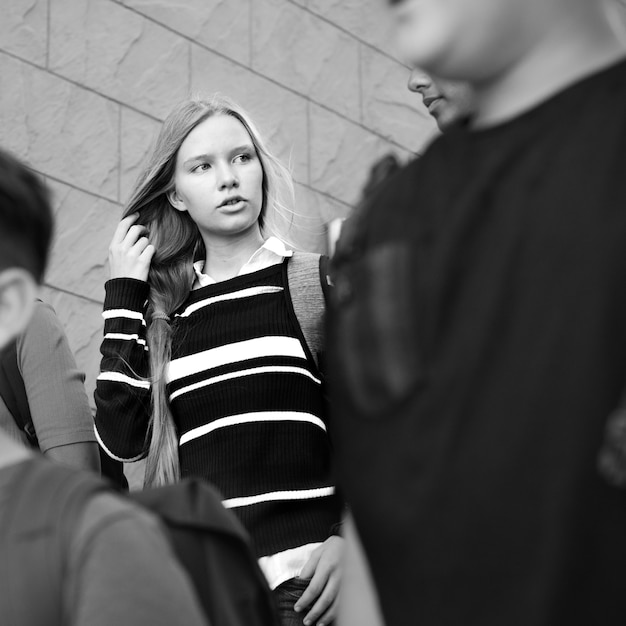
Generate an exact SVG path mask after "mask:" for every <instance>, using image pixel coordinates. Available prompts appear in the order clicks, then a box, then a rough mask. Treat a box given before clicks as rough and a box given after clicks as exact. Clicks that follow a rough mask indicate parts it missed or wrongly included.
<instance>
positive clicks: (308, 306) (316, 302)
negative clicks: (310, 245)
mask: <svg viewBox="0 0 626 626" xmlns="http://www.w3.org/2000/svg"><path fill="white" fill-rule="evenodd" d="M287 282H288V285H289V295H290V300H291V303H292V306H293V311H294V313H295V316H296V320H297V322H298V324H299V326H300V328H301V329H302V334H303V335H304V340H305V343H306V345H307V346H308V348H309V351H310V352H311V355H312V356H313V358H314V359H315V362H316V363H317V365H318V367H319V366H320V364H321V360H322V355H323V352H324V314H325V311H326V297H327V293H328V289H329V286H330V282H329V279H328V257H326V256H322V255H319V254H314V253H310V252H294V254H293V256H292V257H291V258H290V259H289V260H288V262H287Z"/></svg>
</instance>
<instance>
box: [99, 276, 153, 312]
mask: <svg viewBox="0 0 626 626" xmlns="http://www.w3.org/2000/svg"><path fill="white" fill-rule="evenodd" d="M104 288H105V291H106V296H105V298H104V310H105V311H106V310H108V309H129V310H131V311H141V312H143V310H144V309H145V308H146V300H147V299H148V294H149V293H150V285H148V283H147V282H145V281H143V280H137V279H135V278H113V279H111V280H108V281H107V282H106V283H105V285H104Z"/></svg>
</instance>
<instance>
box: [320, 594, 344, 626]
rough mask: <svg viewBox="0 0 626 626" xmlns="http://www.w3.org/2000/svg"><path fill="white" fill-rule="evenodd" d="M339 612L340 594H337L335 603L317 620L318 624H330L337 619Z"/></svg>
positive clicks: (327, 625) (321, 625) (328, 625)
mask: <svg viewBox="0 0 626 626" xmlns="http://www.w3.org/2000/svg"><path fill="white" fill-rule="evenodd" d="M338 614H339V596H336V597H335V599H334V600H333V603H332V604H331V605H330V606H329V607H328V608H327V609H326V612H325V613H324V614H323V615H322V616H321V617H320V618H319V619H318V620H317V626H330V625H331V624H333V623H334V622H335V620H336V619H337V615H338Z"/></svg>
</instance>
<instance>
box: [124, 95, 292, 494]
mask: <svg viewBox="0 0 626 626" xmlns="http://www.w3.org/2000/svg"><path fill="white" fill-rule="evenodd" d="M213 115H229V116H231V117H234V118H236V119H237V120H239V122H241V124H243V126H244V127H245V129H246V131H247V132H248V134H249V135H250V139H251V141H252V143H253V145H254V147H255V149H256V152H257V155H258V157H259V160H260V163H261V167H262V169H263V183H262V187H263V204H262V208H261V215H260V218H259V225H260V226H261V229H262V232H263V233H264V234H270V233H274V234H275V230H276V227H275V224H276V223H277V222H276V220H275V219H274V218H275V216H276V215H281V213H282V214H285V213H286V214H289V213H291V208H290V207H291V206H293V197H294V187H293V182H292V179H291V175H290V173H289V171H288V170H287V169H286V168H285V167H284V166H283V165H282V164H281V163H280V161H278V159H276V157H274V156H273V155H272V154H271V153H270V152H269V151H268V149H267V148H266V146H265V144H264V142H263V140H262V139H261V137H260V135H259V133H258V131H257V130H256V128H255V126H254V124H253V123H252V121H251V120H250V118H249V117H248V115H247V114H246V113H245V111H243V110H242V109H241V108H240V107H239V106H237V105H236V104H235V103H234V102H232V101H230V100H229V99H227V98H224V97H221V96H214V97H212V98H210V99H191V100H187V101H185V102H182V103H181V104H180V105H178V106H177V107H176V108H175V109H174V110H173V111H172V112H171V113H170V115H169V116H168V117H167V119H166V120H165V122H164V123H163V127H162V129H161V132H160V133H159V136H158V138H157V140H156V144H155V147H154V150H153V151H152V154H151V156H150V159H149V162H148V164H147V166H146V168H145V171H144V173H143V174H142V175H141V176H140V178H139V180H138V182H137V184H136V187H135V189H134V191H133V194H132V196H131V198H130V200H129V202H128V205H127V207H126V210H125V211H124V216H127V215H130V214H132V213H136V212H138V213H139V218H138V220H137V224H142V225H144V226H146V227H147V229H148V233H149V235H148V237H149V240H150V243H152V244H153V245H154V247H155V249H156V252H155V254H154V257H153V259H152V263H151V265H150V272H149V274H148V283H149V285H150V295H149V297H148V308H147V311H146V324H147V343H148V349H149V355H150V356H149V363H150V379H151V382H152V385H151V387H152V407H151V408H152V412H151V417H150V424H149V428H148V433H147V439H146V446H147V448H148V456H147V461H146V473H145V479H144V485H145V486H153V485H162V484H167V483H172V482H176V481H177V480H178V479H179V477H180V465H179V459H178V433H177V431H176V425H175V423H174V419H173V416H172V412H171V409H170V404H169V400H168V397H167V389H166V382H167V381H166V373H167V368H168V364H169V362H170V360H171V353H172V321H171V319H170V317H171V315H172V314H173V313H174V311H176V310H177V309H178V308H179V307H180V306H181V305H182V304H183V302H184V301H185V300H186V298H187V297H188V295H189V292H190V290H191V288H192V285H193V282H194V271H193V263H194V261H196V260H199V259H204V258H205V254H206V250H205V247H204V242H203V240H202V238H201V236H200V232H199V230H198V228H197V226H196V224H195V223H194V222H193V220H192V219H191V217H190V216H189V213H187V212H181V211H177V210H175V209H174V208H173V207H172V206H171V204H170V202H169V200H168V198H167V193H168V192H169V191H171V190H172V189H173V188H174V172H175V166H176V156H177V154H178V150H179V148H180V146H181V144H182V143H183V141H184V140H185V138H186V137H187V136H188V135H189V133H190V132H191V131H192V130H193V129H194V128H195V127H196V126H198V125H199V124H200V123H202V122H203V121H204V120H206V119H207V118H209V117H211V116H213Z"/></svg>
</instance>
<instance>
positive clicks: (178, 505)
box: [0, 458, 278, 626]
mask: <svg viewBox="0 0 626 626" xmlns="http://www.w3.org/2000/svg"><path fill="white" fill-rule="evenodd" d="M107 491H110V487H109V486H108V485H107V484H106V483H105V482H104V481H102V480H100V479H99V478H98V477H97V476H95V475H92V474H90V473H88V472H79V471H76V470H72V469H70V468H66V467H63V466H61V465H57V464H52V463H49V462H47V461H46V460H45V459H38V458H35V459H33V460H32V461H29V462H26V463H24V464H23V470H22V471H21V472H20V473H19V475H18V477H17V479H16V480H14V481H13V483H12V484H11V491H10V493H9V497H10V498H11V507H10V510H9V511H7V518H6V526H5V528H4V529H0V530H3V531H4V532H0V562H1V563H2V568H0V583H1V586H2V587H3V588H5V589H6V588H7V587H6V586H5V585H8V586H10V589H11V591H10V593H9V594H7V595H8V596H9V597H10V604H9V605H8V606H7V607H1V608H2V611H3V613H2V615H3V623H4V620H5V619H8V623H10V624H15V625H16V626H18V625H19V626H22V625H23V624H24V625H26V624H28V625H29V626H39V625H40V624H41V625H42V626H43V625H45V626H62V615H63V606H62V598H63V587H62V585H63V572H64V568H65V564H66V558H67V555H68V554H69V547H70V545H71V541H72V538H73V537H74V536H75V534H76V532H77V524H78V523H79V522H80V520H81V512H82V511H83V510H84V508H85V506H86V504H87V502H88V501H89V500H90V499H91V498H92V497H93V496H94V495H97V494H98V493H102V492H107ZM118 497H128V498H129V499H131V500H134V501H135V502H136V503H138V504H139V505H141V506H142V507H143V508H145V509H148V510H150V511H152V512H153V513H154V514H156V515H157V517H159V518H160V520H161V521H162V523H163V525H164V527H165V530H166V535H167V538H168V540H169V542H170V545H171V546H172V548H173V551H174V553H175V555H176V557H177V559H178V561H179V563H180V564H181V566H182V567H183V568H184V569H185V570H186V572H187V574H188V575H189V578H190V580H191V581H192V583H193V585H194V587H195V590H196V595H197V597H198V600H199V601H200V604H201V606H202V608H203V609H204V611H205V614H206V617H207V619H208V621H209V623H210V624H211V626H243V625H245V626H278V619H277V615H276V611H275V607H274V599H273V596H272V594H271V592H270V590H269V587H268V585H267V582H266V581H265V577H264V576H263V573H262V572H261V570H260V568H259V565H258V563H257V560H256V557H255V555H254V553H253V551H252V547H251V544H250V540H249V538H248V535H247V533H246V531H245V530H244V529H243V527H242V526H241V524H240V522H239V521H238V520H237V518H236V517H235V516H234V515H233V514H232V513H230V512H229V511H227V510H226V509H224V507H223V506H222V504H221V497H220V495H219V494H218V493H217V491H216V490H214V489H213V488H212V487H211V486H210V485H209V484H208V483H206V482H204V481H201V480H199V479H185V480H183V481H181V482H180V483H177V484H176V485H168V486H166V487H157V488H154V489H147V490H145V491H143V492H133V493H132V494H130V495H128V496H124V495H119V496H118ZM3 577H6V579H5V580H3ZM33 600H35V601H33ZM5 611H8V612H9V613H10V615H9V614H8V613H6V612H5Z"/></svg>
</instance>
